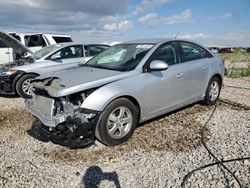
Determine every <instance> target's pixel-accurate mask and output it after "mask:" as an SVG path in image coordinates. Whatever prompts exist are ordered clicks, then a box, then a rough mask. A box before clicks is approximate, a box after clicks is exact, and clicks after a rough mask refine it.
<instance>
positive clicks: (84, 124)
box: [28, 109, 101, 149]
mask: <svg viewBox="0 0 250 188" xmlns="http://www.w3.org/2000/svg"><path fill="white" fill-rule="evenodd" d="M100 114H101V112H98V111H93V110H88V109H80V111H79V113H76V114H75V115H74V116H69V117H67V119H66V121H65V122H64V123H61V124H59V125H58V126H56V127H48V126H46V125H44V124H43V123H42V122H41V121H40V120H38V119H37V120H36V121H35V122H34V124H33V126H32V128H31V129H30V130H28V134H29V135H30V136H32V137H34V138H35V139H38V140H40V141H43V142H49V141H50V142H53V143H55V144H58V145H62V146H66V147H69V148H72V149H76V148H85V147H88V146H90V145H92V144H94V141H95V128H96V124H97V122H98V119H99V117H100Z"/></svg>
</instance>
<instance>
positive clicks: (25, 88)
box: [16, 74, 37, 99]
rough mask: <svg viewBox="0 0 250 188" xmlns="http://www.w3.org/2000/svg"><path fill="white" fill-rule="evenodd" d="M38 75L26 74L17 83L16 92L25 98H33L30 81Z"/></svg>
mask: <svg viewBox="0 0 250 188" xmlns="http://www.w3.org/2000/svg"><path fill="white" fill-rule="evenodd" d="M35 77H37V75H35V74H25V75H23V76H22V77H21V78H20V79H19V80H18V81H17V83H16V92H17V94H18V95H19V96H20V97H23V98H25V99H29V98H32V95H31V84H30V81H31V80H32V79H34V78H35Z"/></svg>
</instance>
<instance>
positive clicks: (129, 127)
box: [96, 98, 138, 146]
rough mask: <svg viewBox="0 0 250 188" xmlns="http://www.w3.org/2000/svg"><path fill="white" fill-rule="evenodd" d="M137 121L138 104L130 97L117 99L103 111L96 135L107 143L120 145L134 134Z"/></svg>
mask: <svg viewBox="0 0 250 188" xmlns="http://www.w3.org/2000/svg"><path fill="white" fill-rule="evenodd" d="M137 122H138V109H137V108H136V106H135V105H134V104H133V103H132V102H131V101H130V100H128V99H125V98H120V99H117V100H115V101H113V102H111V103H110V104H109V105H108V106H107V107H106V108H105V110H104V111H103V112H102V114H101V116H100V118H99V121H98V123H97V127H96V137H97V138H98V139H99V140H100V141H101V142H102V143H104V144H105V145H108V146H116V145H119V144H121V143H123V142H125V141H127V140H128V139H129V138H130V137H131V136H132V134H133V132H134V129H135V127H136V124H137Z"/></svg>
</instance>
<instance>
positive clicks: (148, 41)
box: [123, 38, 173, 44]
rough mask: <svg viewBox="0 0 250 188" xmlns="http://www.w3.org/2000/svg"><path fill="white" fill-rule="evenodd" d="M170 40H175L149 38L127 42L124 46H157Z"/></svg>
mask: <svg viewBox="0 0 250 188" xmlns="http://www.w3.org/2000/svg"><path fill="white" fill-rule="evenodd" d="M169 40H173V39H170V38H147V39H137V40H130V41H127V42H123V44H133V43H152V44H157V43H160V42H166V41H169Z"/></svg>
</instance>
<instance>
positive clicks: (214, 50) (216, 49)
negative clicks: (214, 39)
mask: <svg viewBox="0 0 250 188" xmlns="http://www.w3.org/2000/svg"><path fill="white" fill-rule="evenodd" d="M208 49H209V50H211V51H212V52H213V53H214V54H218V53H219V48H217V47H209V48H208Z"/></svg>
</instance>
